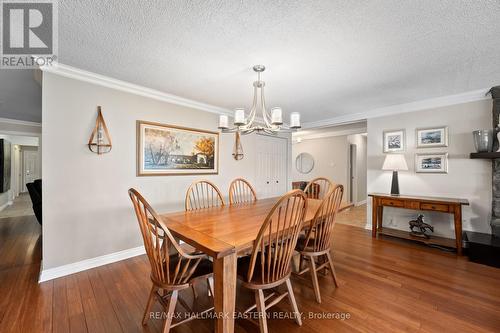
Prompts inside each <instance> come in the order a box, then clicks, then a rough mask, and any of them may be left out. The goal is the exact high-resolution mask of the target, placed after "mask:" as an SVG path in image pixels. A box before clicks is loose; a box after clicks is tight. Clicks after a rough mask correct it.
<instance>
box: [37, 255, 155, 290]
mask: <svg viewBox="0 0 500 333" xmlns="http://www.w3.org/2000/svg"><path fill="white" fill-rule="evenodd" d="M144 253H146V252H145V250H144V246H138V247H134V248H132V249H128V250H123V251H119V252H114V253H110V254H105V255H103V256H100V257H95V258H91V259H85V260H82V261H78V262H74V263H72V264H67V265H63V266H59V267H54V268H49V269H44V270H42V271H41V272H40V278H39V279H38V283H41V282H45V281H49V280H52V279H57V278H59V277H62V276H66V275H70V274H73V273H78V272H81V271H85V270H87V269H91V268H94V267H98V266H103V265H107V264H111V263H113V262H117V261H120V260H124V259H128V258H132V257H135V256H139V255H141V254H144Z"/></svg>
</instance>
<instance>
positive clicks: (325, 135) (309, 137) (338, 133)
mask: <svg viewBox="0 0 500 333" xmlns="http://www.w3.org/2000/svg"><path fill="white" fill-rule="evenodd" d="M361 133H366V127H364V128H354V129H349V130H343V131H330V132H324V133H318V134H314V133H313V134H307V135H304V136H302V135H300V132H296V133H292V137H293V143H297V138H301V139H302V140H312V139H322V138H329V137H334V136H342V135H351V134H361Z"/></svg>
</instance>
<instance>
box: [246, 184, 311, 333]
mask: <svg viewBox="0 0 500 333" xmlns="http://www.w3.org/2000/svg"><path fill="white" fill-rule="evenodd" d="M306 209H307V199H306V197H305V195H304V192H302V191H301V190H292V191H290V192H288V193H287V194H285V195H284V196H283V197H281V198H280V199H279V200H278V202H277V203H276V204H275V205H274V207H273V208H272V209H271V211H270V212H269V214H268V216H267V217H266V219H265V220H264V223H263V224H262V227H261V229H260V231H259V233H258V235H257V238H256V239H255V241H254V244H253V249H252V254H251V256H250V257H243V258H239V259H238V277H239V279H240V280H241V281H242V286H244V287H246V288H248V289H251V290H254V291H255V300H256V304H255V305H254V306H252V307H250V308H249V309H247V310H246V311H245V313H247V312H249V311H251V310H253V309H255V308H257V310H258V311H259V312H260V315H259V325H260V331H261V332H267V321H266V310H267V309H268V308H270V307H271V306H274V305H275V304H277V303H278V302H280V301H281V300H282V299H283V298H284V297H286V296H288V298H289V301H290V303H291V305H292V308H293V311H294V313H295V321H296V322H297V324H299V325H302V321H301V319H300V313H299V311H298V307H297V303H296V301H295V296H294V293H293V289H292V285H291V282H290V274H291V269H290V266H291V261H292V258H293V252H294V248H295V246H296V244H297V239H298V236H299V233H300V231H301V229H302V223H303V221H304V215H305V212H306ZM283 283H285V284H286V286H287V292H285V293H283V294H279V295H278V296H277V297H275V298H274V299H272V300H270V299H271V298H272V297H273V296H274V295H275V294H276V292H273V293H272V294H271V295H269V296H267V297H264V292H263V291H264V290H267V289H271V288H275V287H277V286H279V285H281V284H283ZM268 300H270V301H269V302H268V304H266V301H268Z"/></svg>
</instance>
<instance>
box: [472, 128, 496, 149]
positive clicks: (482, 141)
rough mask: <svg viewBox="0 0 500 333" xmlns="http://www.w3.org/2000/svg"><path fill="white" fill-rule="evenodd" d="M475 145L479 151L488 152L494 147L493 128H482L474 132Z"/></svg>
mask: <svg viewBox="0 0 500 333" xmlns="http://www.w3.org/2000/svg"><path fill="white" fill-rule="evenodd" d="M472 135H473V136H474V147H475V148H476V152H478V153H488V152H490V151H492V149H493V130H489V129H482V130H476V131H473V132H472Z"/></svg>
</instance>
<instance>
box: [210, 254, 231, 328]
mask: <svg viewBox="0 0 500 333" xmlns="http://www.w3.org/2000/svg"><path fill="white" fill-rule="evenodd" d="M236 259H237V256H236V253H233V254H230V255H228V256H225V257H222V258H219V259H214V287H215V297H214V307H215V313H216V314H217V316H218V317H217V319H216V324H215V332H217V333H233V332H234V310H235V302H236Z"/></svg>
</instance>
